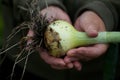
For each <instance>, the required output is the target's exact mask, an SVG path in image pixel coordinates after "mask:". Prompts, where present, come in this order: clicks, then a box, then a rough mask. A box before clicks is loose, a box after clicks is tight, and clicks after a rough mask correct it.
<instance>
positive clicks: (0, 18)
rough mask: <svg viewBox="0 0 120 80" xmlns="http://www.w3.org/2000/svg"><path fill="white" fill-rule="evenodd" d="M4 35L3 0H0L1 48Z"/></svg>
mask: <svg viewBox="0 0 120 80" xmlns="http://www.w3.org/2000/svg"><path fill="white" fill-rule="evenodd" d="M2 36H3V16H2V8H1V0H0V48H1V45H2Z"/></svg>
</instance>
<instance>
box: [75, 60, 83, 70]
mask: <svg viewBox="0 0 120 80" xmlns="http://www.w3.org/2000/svg"><path fill="white" fill-rule="evenodd" d="M73 64H74V67H75V69H76V70H78V71H80V70H81V69H82V64H81V63H80V62H78V61H74V62H73Z"/></svg>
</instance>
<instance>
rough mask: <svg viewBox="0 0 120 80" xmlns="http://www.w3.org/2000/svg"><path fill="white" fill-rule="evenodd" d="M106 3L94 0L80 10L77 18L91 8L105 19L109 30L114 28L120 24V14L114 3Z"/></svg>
mask: <svg viewBox="0 0 120 80" xmlns="http://www.w3.org/2000/svg"><path fill="white" fill-rule="evenodd" d="M106 4H107V3H106ZM106 4H105V3H104V2H101V1H93V2H91V3H88V4H86V5H84V6H83V7H82V8H80V9H79V10H78V12H77V13H76V16H75V18H77V17H78V16H79V15H80V14H82V13H83V12H84V11H86V10H91V11H94V12H95V13H96V14H98V16H100V17H101V19H102V20H103V22H104V24H105V26H106V30H107V31H111V30H114V29H115V28H116V27H117V24H118V18H117V17H118V16H117V13H116V11H115V9H114V8H113V7H112V5H111V4H109V5H106Z"/></svg>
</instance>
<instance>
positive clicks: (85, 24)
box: [28, 6, 108, 70]
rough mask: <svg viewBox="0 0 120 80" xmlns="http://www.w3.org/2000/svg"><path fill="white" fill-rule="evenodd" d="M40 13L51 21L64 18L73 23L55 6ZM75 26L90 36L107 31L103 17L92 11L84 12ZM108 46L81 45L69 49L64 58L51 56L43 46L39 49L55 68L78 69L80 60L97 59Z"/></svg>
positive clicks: (41, 54)
mask: <svg viewBox="0 0 120 80" xmlns="http://www.w3.org/2000/svg"><path fill="white" fill-rule="evenodd" d="M40 13H41V14H42V15H43V16H45V15H46V18H47V19H48V20H49V21H50V22H51V21H53V20H54V19H62V20H66V21H68V22H69V23H71V20H70V18H69V16H68V15H67V13H65V12H64V11H63V10H62V9H60V8H57V7H55V6H50V7H48V8H45V9H43V10H42V11H41V12H40ZM74 26H75V28H76V29H77V30H79V31H84V32H86V33H87V35H88V36H89V37H96V36H97V35H98V32H99V31H105V25H104V23H103V21H102V19H101V18H100V17H99V16H98V15H97V14H96V13H94V12H92V11H85V12H83V13H82V14H81V15H80V16H79V17H78V18H77V19H76V21H75V22H74ZM30 33H31V31H29V33H28V34H30ZM33 34H34V33H33ZM33 34H32V35H33ZM32 35H30V36H32ZM107 48H108V45H107V44H95V45H91V46H86V47H79V48H75V49H71V50H69V51H68V52H67V53H66V56H65V57H64V58H56V57H53V56H50V55H49V53H48V52H47V51H46V50H45V49H43V48H39V49H37V51H38V52H39V54H40V57H41V58H42V59H43V60H44V61H45V62H46V63H47V64H49V65H50V66H51V67H52V68H54V69H59V70H61V69H71V68H75V69H76V70H81V69H82V64H81V62H80V61H89V60H92V59H95V58H97V57H99V56H101V55H103V54H104V53H105V52H106V51H107Z"/></svg>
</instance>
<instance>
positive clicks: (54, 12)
mask: <svg viewBox="0 0 120 80" xmlns="http://www.w3.org/2000/svg"><path fill="white" fill-rule="evenodd" d="M40 13H41V15H42V16H45V18H46V19H47V20H48V21H49V22H52V21H54V20H56V19H61V20H65V21H67V22H69V23H71V21H70V19H69V17H68V15H67V14H66V13H65V12H64V11H63V10H61V9H60V8H57V7H54V6H50V7H48V8H45V9H43V10H42V11H41V12H40ZM37 50H38V51H39V54H40V57H41V58H42V59H43V60H44V61H45V62H46V63H47V64H49V65H50V66H51V67H52V68H54V69H69V68H72V67H73V64H72V63H68V64H66V63H65V62H64V59H63V58H56V57H53V56H51V55H49V52H47V51H46V50H45V49H42V48H39V49H37Z"/></svg>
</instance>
